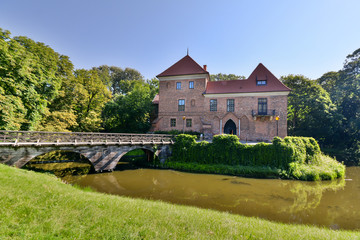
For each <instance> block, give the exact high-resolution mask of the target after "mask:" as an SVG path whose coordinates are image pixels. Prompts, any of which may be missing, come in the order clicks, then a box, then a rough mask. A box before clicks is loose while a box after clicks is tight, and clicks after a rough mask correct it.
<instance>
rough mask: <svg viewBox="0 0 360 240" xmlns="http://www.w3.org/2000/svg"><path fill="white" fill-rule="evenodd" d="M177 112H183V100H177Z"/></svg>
mask: <svg viewBox="0 0 360 240" xmlns="http://www.w3.org/2000/svg"><path fill="white" fill-rule="evenodd" d="M178 111H179V112H183V111H185V99H179V104H178Z"/></svg>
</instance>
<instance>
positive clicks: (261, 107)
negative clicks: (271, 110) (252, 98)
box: [258, 98, 267, 115]
mask: <svg viewBox="0 0 360 240" xmlns="http://www.w3.org/2000/svg"><path fill="white" fill-rule="evenodd" d="M258 114H259V115H267V98H259V99H258Z"/></svg>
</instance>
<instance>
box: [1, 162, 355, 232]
mask: <svg viewBox="0 0 360 240" xmlns="http://www.w3.org/2000/svg"><path fill="white" fill-rule="evenodd" d="M0 196H1V198H0V206H1V207H0V239H360V232H352V231H334V230H330V229H325V228H318V227H313V226H305V225H289V224H281V223H274V222H270V221H266V220H262V219H259V218H249V217H243V216H239V215H232V214H229V213H224V212H217V211H213V210H206V209H199V208H195V207H187V206H179V205H172V204H168V203H163V202H160V201H148V200H140V199H131V198H125V197H119V196H112V195H106V194H101V193H97V192H92V191H89V189H86V190H82V189H80V188H78V187H73V186H71V185H66V184H64V183H63V182H61V181H60V180H59V179H57V178H55V177H54V176H53V175H49V174H42V173H35V172H32V171H26V170H21V169H16V168H13V167H8V166H5V165H2V164H0Z"/></svg>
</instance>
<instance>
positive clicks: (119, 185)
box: [65, 167, 360, 230]
mask: <svg viewBox="0 0 360 240" xmlns="http://www.w3.org/2000/svg"><path fill="white" fill-rule="evenodd" d="M65 180H66V181H67V182H69V183H71V184H77V185H80V186H83V187H87V186H88V187H91V188H93V189H95V190H96V191H99V192H104V193H109V194H116V195H120V196H128V197H134V198H144V199H152V200H161V201H166V202H170V203H175V204H183V205H190V206H196V207H201V208H208V209H215V210H219V211H227V212H230V213H234V214H240V215H245V216H254V217H260V218H264V219H268V220H273V221H278V222H284V223H299V224H311V225H317V226H324V227H327V228H331V229H351V230H359V229H360V204H359V202H360V167H348V168H347V169H346V177H345V179H339V180H337V181H322V182H303V181H291V180H278V179H273V180H269V179H251V178H241V177H231V176H224V175H210V174H190V173H183V172H177V171H171V170H153V169H137V170H125V171H115V172H111V173H102V174H89V175H84V176H71V177H69V176H68V177H66V179H65Z"/></svg>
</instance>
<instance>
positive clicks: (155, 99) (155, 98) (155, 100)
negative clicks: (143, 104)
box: [152, 94, 159, 104]
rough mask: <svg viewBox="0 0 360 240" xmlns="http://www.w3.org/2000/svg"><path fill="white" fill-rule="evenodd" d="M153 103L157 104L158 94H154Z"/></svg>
mask: <svg viewBox="0 0 360 240" xmlns="http://www.w3.org/2000/svg"><path fill="white" fill-rule="evenodd" d="M152 103H153V104H159V94H156V95H155V97H154V99H153V100H152Z"/></svg>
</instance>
